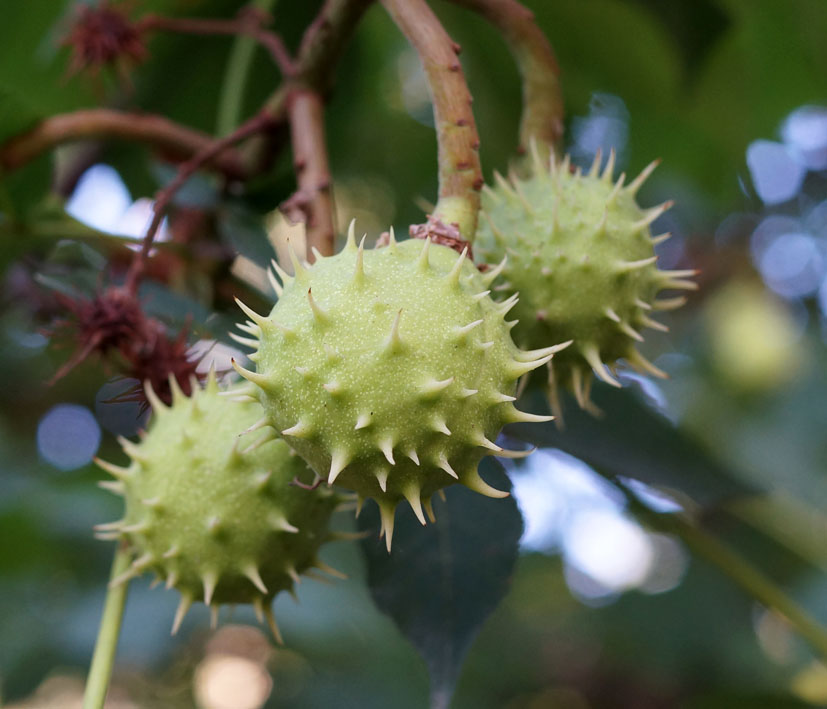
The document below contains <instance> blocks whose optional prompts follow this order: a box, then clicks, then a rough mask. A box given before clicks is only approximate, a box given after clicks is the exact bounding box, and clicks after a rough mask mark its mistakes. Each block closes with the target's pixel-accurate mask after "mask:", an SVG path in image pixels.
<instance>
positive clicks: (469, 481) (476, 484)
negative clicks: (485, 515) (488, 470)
mask: <svg viewBox="0 0 827 709" xmlns="http://www.w3.org/2000/svg"><path fill="white" fill-rule="evenodd" d="M460 482H461V483H462V484H463V485H465V487H467V488H469V489H470V490H473V491H474V492H478V493H480V494H481V495H485V496H486V497H494V498H503V497H508V496H509V493H508V492H505V491H504V490H497V488H495V487H491V486H490V485H489V484H488V483H487V482H485V480H483V479H482V478H481V477H480V474H479V471H477V470H472V471H471V472H470V473H467V474H466V475H465V476H464V477H463V479H462V480H460Z"/></svg>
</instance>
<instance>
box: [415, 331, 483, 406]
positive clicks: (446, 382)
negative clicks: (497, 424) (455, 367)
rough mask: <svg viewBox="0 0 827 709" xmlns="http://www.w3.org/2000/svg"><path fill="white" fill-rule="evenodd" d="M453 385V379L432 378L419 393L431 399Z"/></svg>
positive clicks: (423, 385) (421, 387)
mask: <svg viewBox="0 0 827 709" xmlns="http://www.w3.org/2000/svg"><path fill="white" fill-rule="evenodd" d="M480 322H482V321H481V320H480ZM453 383H454V378H453V377H448V379H442V380H438V379H434V378H433V377H431V378H430V379H429V380H428V381H426V382H425V383H424V384H422V386H420V388H419V391H420V393H421V394H422V396H424V397H428V398H429V397H432V396H435V395H437V394H439V392H441V391H443V390H444V389H446V388H447V387H449V386H451V384H453Z"/></svg>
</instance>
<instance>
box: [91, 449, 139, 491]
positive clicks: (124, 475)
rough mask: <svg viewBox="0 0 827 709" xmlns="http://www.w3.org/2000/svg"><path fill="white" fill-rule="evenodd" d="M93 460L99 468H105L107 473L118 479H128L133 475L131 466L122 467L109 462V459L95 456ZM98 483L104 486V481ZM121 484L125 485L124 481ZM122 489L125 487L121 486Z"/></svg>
mask: <svg viewBox="0 0 827 709" xmlns="http://www.w3.org/2000/svg"><path fill="white" fill-rule="evenodd" d="M93 460H94V461H95V465H97V466H98V467H99V468H101V469H103V470H105V471H106V472H107V473H109V474H110V475H111V476H112V477H113V478H116V479H117V480H120V481H126V480H129V478H131V477H132V472H131V471H130V470H129V468H122V467H121V466H119V465H114V464H112V463H109V462H108V461H105V460H102V459H100V458H97V457H96V458H93ZM98 484H99V485H100V486H101V487H104V484H102V483H98ZM112 484H117V483H112ZM121 485H123V482H122V483H121ZM121 489H123V488H121ZM113 492H114V490H113Z"/></svg>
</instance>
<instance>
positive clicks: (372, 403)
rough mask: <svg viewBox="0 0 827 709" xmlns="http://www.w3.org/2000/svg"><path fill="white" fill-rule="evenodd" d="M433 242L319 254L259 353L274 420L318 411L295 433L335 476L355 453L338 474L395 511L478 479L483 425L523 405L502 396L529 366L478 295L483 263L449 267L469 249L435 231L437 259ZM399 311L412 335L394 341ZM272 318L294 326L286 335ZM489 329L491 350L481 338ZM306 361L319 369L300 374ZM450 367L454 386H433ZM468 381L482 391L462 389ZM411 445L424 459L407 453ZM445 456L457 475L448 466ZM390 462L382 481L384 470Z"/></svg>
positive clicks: (340, 481) (309, 456)
mask: <svg viewBox="0 0 827 709" xmlns="http://www.w3.org/2000/svg"><path fill="white" fill-rule="evenodd" d="M424 246H425V243H424V242H423V241H419V240H409V241H404V242H401V243H399V244H396V243H395V242H394V243H392V244H391V245H390V246H388V247H385V248H381V249H369V250H365V251H364V254H363V258H364V275H363V276H361V277H355V272H356V263H357V258H358V252H357V249H356V247H355V245H354V244H353V242H352V241H351V242H350V243H349V246H348V247H346V248H345V249H344V250H343V251H341V252H340V253H338V254H336V255H335V256H332V257H329V258H323V259H320V260H318V261H317V262H316V263H315V264H314V265H313V266H312V267H310V268H309V269H308V270H307V271H304V272H303V273H300V274H299V275H298V276H297V277H296V278H295V279H293V280H291V281H290V282H289V283H287V284H286V285H285V288H284V293H283V295H282V296H281V298H280V299H279V300H278V302H277V303H276V305H275V307H274V308H273V310H272V312H271V313H270V316H269V318H268V322H266V323H261V324H260V325H261V336H260V346H259V350H258V352H257V353H256V354H254V355H252V359H253V360H254V361H256V364H257V371H258V373H259V375H260V378H258V379H256V382H257V383H258V384H259V385H260V386H262V387H263V390H264V396H263V403H264V407H265V409H266V410H267V413H268V415H269V417H270V420H271V422H272V424H273V426H274V427H275V428H276V429H277V430H279V431H283V430H285V429H288V428H290V427H293V426H294V425H295V424H297V422H300V421H301V422H306V423H307V424H308V425H309V428H310V429H311V430H310V433H309V434H307V435H306V436H303V437H297V436H293V435H286V436H285V439H286V440H287V441H288V443H289V444H290V445H291V446H292V447H293V448H294V449H295V450H296V451H297V452H298V453H299V454H300V455H301V456H302V457H303V458H304V459H305V460H307V461H308V463H309V464H310V466H311V467H312V468H313V469H314V470H315V471H316V472H317V473H318V474H319V475H320V476H322V477H323V478H325V479H327V478H328V471H329V470H330V466H331V458H332V456H333V454H334V453H335V452H343V453H345V454H346V455H347V458H348V460H349V464H348V465H347V467H345V468H344V470H343V471H342V472H341V474H340V475H339V476H338V477H336V481H335V482H336V484H337V485H342V486H343V487H345V488H348V489H351V490H354V491H356V492H357V493H358V494H359V496H360V497H362V498H374V499H376V500H377V502H379V504H380V507H383V509H388V508H390V509H391V510H392V509H393V507H395V506H396V504H397V503H398V502H399V500H400V499H401V498H407V499H409V500H411V498H416V499H417V500H419V499H421V500H422V501H423V502H426V503H427V501H428V500H429V498H430V497H431V495H432V494H433V493H434V492H435V491H436V490H438V489H440V488H443V487H446V486H447V485H450V484H452V483H454V482H462V483H464V484H466V485H468V486H469V487H472V488H473V487H475V484H476V482H478V481H479V477H478V473H477V465H478V463H479V462H480V460H481V458H482V457H483V455H485V454H486V453H490V452H491V451H488V450H486V449H485V448H483V447H481V446H480V445H478V444H477V443H476V438H475V437H476V436H477V435H480V434H484V435H485V436H486V437H487V438H488V439H490V440H493V439H494V438H495V437H496V436H497V434H498V433H499V431H500V430H501V428H502V426H503V425H504V424H505V423H507V422H509V421H513V420H517V419H516V416H515V414H516V415H518V413H519V412H516V411H515V409H514V407H513V405H512V404H511V403H510V402H507V401H506V402H502V401H498V400H497V398H496V397H497V394H498V393H503V394H507V395H511V394H513V393H514V389H515V383H516V379H517V377H518V374H517V373H515V372H512V371H510V370H509V367H510V365H511V364H512V362H513V361H514V358H515V355H517V354H518V353H519V350H518V348H517V347H516V346H515V345H514V343H513V341H512V340H511V337H510V335H509V326H508V325H507V324H506V323H505V321H504V319H503V318H504V316H503V314H502V313H501V309H498V305H497V304H496V303H494V302H493V301H492V300H491V299H490V297H489V296H485V297H483V298H481V299H478V300H477V301H475V300H473V299H472V296H474V295H476V294H479V293H482V292H484V291H486V290H487V287H486V285H485V284H484V281H483V278H482V276H481V274H480V273H479V271H478V270H477V269H476V267H475V266H474V265H473V264H472V263H470V262H469V261H468V260H466V261H465V262H464V264H463V266H462V269H461V271H460V277H459V279H458V280H453V279H451V278H450V277H449V276H447V275H446V274H448V273H449V271H451V269H452V268H453V267H454V265H455V263H456V262H457V258H458V256H459V255H458V254H457V253H456V252H455V251H453V250H452V249H449V248H448V247H445V246H440V245H436V244H433V245H430V248H429V250H428V258H429V265H422V264H421V263H420V256H421V253H422V251H423V247H424ZM311 288H312V295H313V298H314V300H315V302H316V303H317V304H318V306H319V307H320V308H321V309H322V310H323V311H324V312H325V313H326V314H327V316H326V318H325V321H323V322H322V321H319V320H318V319H317V318H315V317H314V316H313V313H312V310H311V307H310V305H309V301H308V295H307V293H308V290H309V289H311ZM400 312H401V315H400V321H399V336H400V338H401V342H402V345H401V346H400V347H399V348H398V349H396V350H390V349H389V348H388V346H387V343H388V342H389V336H390V333H391V327H392V323H393V322H394V319H395V318H396V316H397V314H398V313H400ZM479 319H483V321H484V322H483V323H482V324H481V325H479V326H478V327H476V328H474V329H473V330H471V331H470V332H468V333H467V334H466V335H464V336H459V335H457V334H456V333H455V328H458V327H462V326H465V325H468V324H469V323H471V322H473V321H476V320H479ZM273 321H275V322H277V323H279V324H280V325H283V326H285V327H287V328H290V330H292V331H293V334H292V335H285V334H284V333H283V332H282V331H280V330H279V329H277V328H276V327H273V326H272V325H271V323H272V322H273ZM489 341H490V342H493V345H491V346H490V347H489V348H488V350H487V351H485V350H483V349H481V348H480V347H479V343H481V342H489ZM326 348H327V349H326ZM297 366H299V367H305V368H307V370H309V371H308V372H307V373H306V374H301V373H299V372H298V371H297V370H296V367H297ZM450 377H453V378H454V381H453V383H451V384H450V385H449V386H447V387H446V388H444V389H442V390H441V391H439V392H436V393H434V394H433V395H430V396H424V395H422V393H421V387H422V386H423V384H424V383H426V382H427V381H428V380H431V379H434V380H445V379H448V378H450ZM330 382H338V383H339V385H340V386H341V389H342V390H341V392H340V393H335V394H332V393H330V392H329V391H327V390H326V389H324V388H323V384H325V383H330ZM462 389H475V390H478V393H476V394H473V395H470V396H463V395H462ZM361 415H368V416H369V420H370V425H368V426H366V427H364V428H361V429H359V430H354V428H355V425H356V423H357V420H358V419H359V417H360V416H361ZM435 419H442V420H444V422H445V424H446V425H447V427H448V429H449V430H450V431H451V435H450V436H449V435H445V434H444V433H442V432H438V431H436V430H434V426H433V421H434V420H435ZM385 440H390V441H392V442H393V456H394V460H395V464H394V465H391V464H390V463H389V462H388V460H387V459H386V457H385V455H384V454H383V452H382V451H381V450H380V448H379V446H380V443H381V442H383V441H385ZM412 450H413V451H416V454H417V455H418V458H419V462H420V464H419V465H416V464H415V463H414V462H413V461H412V460H411V459H410V458H409V457H408V456H407V455H406V453H408V452H410V451H412ZM443 455H444V456H445V458H446V459H447V460H448V462H449V464H450V466H452V468H453V469H454V470H455V472H456V474H457V475H458V477H459V480H458V481H457V480H455V479H454V478H453V477H451V476H450V475H449V474H448V473H447V472H446V471H445V470H443V469H441V468H439V467H438V463H439V459H440V457H441V456H443ZM386 471H387V472H388V473H389V475H388V478H387V489H386V491H384V492H383V491H382V489H381V487H380V485H379V482H378V479H377V477H376V474H377V472H379V473H380V474H384V472H386ZM412 504H416V503H412Z"/></svg>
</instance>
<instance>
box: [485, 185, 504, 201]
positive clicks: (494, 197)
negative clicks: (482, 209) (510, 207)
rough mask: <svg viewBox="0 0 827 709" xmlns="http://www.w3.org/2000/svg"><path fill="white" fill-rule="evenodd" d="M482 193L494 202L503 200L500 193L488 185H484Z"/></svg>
mask: <svg viewBox="0 0 827 709" xmlns="http://www.w3.org/2000/svg"><path fill="white" fill-rule="evenodd" d="M482 193H483V194H484V195H485V196H486V197H487V198H488V199H490V200H491V201H492V202H496V203H497V204H499V203H501V202H502V197H500V195H498V194H497V193H496V192H495V191H494V190H492V189H491V188H490V187H489V186H488V185H483V186H482Z"/></svg>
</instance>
